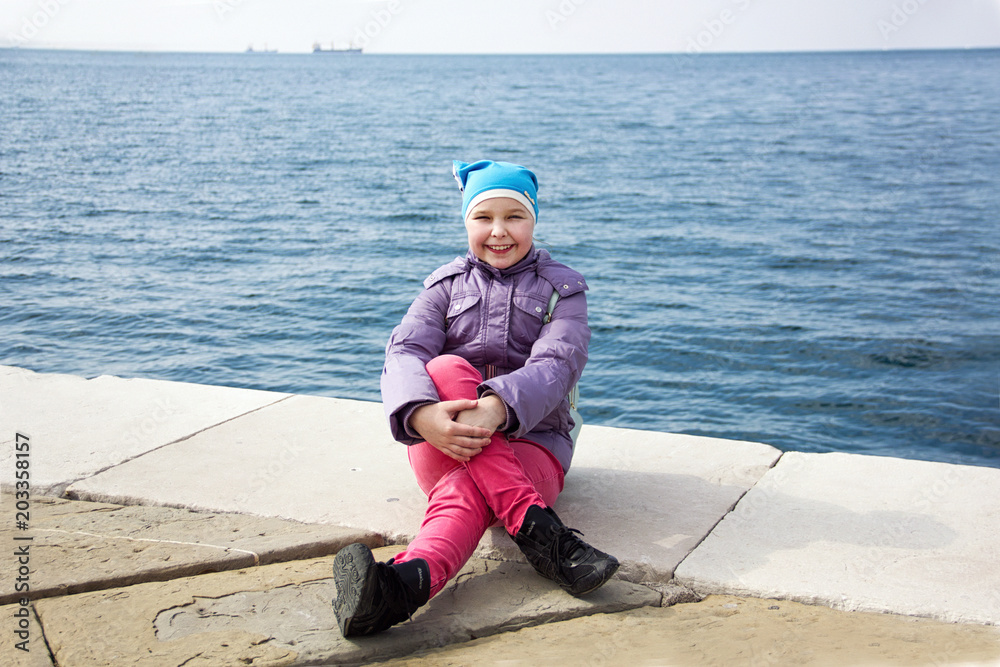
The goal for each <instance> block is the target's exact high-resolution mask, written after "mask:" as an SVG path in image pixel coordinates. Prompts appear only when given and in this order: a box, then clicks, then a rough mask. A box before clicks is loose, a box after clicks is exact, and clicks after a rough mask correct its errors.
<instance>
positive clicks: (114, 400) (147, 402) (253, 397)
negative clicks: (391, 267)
mask: <svg viewBox="0 0 1000 667" xmlns="http://www.w3.org/2000/svg"><path fill="white" fill-rule="evenodd" d="M0 370H2V372H0V424H3V426H4V430H3V432H2V433H0V483H2V486H3V488H4V489H10V488H11V487H12V484H13V482H14V465H13V457H14V453H15V450H14V442H15V434H16V433H21V434H24V435H27V436H28V438H29V439H30V441H29V443H30V447H31V450H30V451H31V483H32V488H33V489H34V491H35V493H40V494H43V495H44V494H47V495H59V492H60V490H61V489H62V488H63V487H64V486H65V485H66V484H68V483H70V482H72V481H74V480H77V479H81V478H83V477H86V476H88V475H93V474H95V473H97V472H99V471H101V470H104V469H106V468H109V467H111V466H114V465H117V464H119V463H122V462H123V461H127V460H129V459H131V458H134V457H136V456H139V455H141V454H144V453H146V452H149V451H151V450H153V449H156V448H157V447H161V446H163V445H166V444H167V443H170V442H175V441H177V440H179V439H181V438H184V437H187V436H190V435H192V434H194V433H198V432H200V431H204V430H205V429H208V428H210V427H212V426H215V425H216V424H219V423H222V422H225V421H227V420H229V419H233V418H234V417H238V416H240V415H243V414H246V413H248V412H252V411H253V410H257V409H259V408H261V407H263V406H265V405H270V404H272V403H275V402H277V401H280V400H282V399H284V398H287V397H288V394H278V393H274V392H267V391H254V390H250V389H233V388H229V387H211V386H206V385H197V384H188V383H182V382H164V381H161V380H142V379H128V380H126V379H121V378H116V377H110V376H103V375H102V376H101V377H98V378H94V379H92V380H85V379H84V378H81V377H77V376H74V375H60V374H55V373H33V372H32V371H29V370H25V369H21V368H13V367H10V366H4V367H0ZM209 472H210V471H205V470H203V471H202V474H201V475H200V476H199V479H200V481H201V482H202V483H204V482H205V479H206V478H205V475H206V474H209Z"/></svg>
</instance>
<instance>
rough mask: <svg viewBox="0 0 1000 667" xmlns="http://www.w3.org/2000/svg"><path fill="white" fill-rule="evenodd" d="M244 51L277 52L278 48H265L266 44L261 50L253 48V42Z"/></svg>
mask: <svg viewBox="0 0 1000 667" xmlns="http://www.w3.org/2000/svg"><path fill="white" fill-rule="evenodd" d="M246 52H247V53H277V52H278V49H268V48H267V44H265V45H264V49H263V50H261V49H255V48H253V44H251V45H250V46H248V47H247V50H246Z"/></svg>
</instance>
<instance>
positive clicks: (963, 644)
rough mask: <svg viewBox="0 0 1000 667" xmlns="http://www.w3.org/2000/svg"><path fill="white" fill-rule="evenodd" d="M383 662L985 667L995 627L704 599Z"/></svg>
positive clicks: (426, 666) (994, 654)
mask: <svg viewBox="0 0 1000 667" xmlns="http://www.w3.org/2000/svg"><path fill="white" fill-rule="evenodd" d="M381 664H382V665H385V667H390V666H391V667H403V666H408V667H431V666H433V667H446V666H447V667H464V666H465V665H532V666H538V667H549V666H551V667H563V666H564V665H751V666H757V665H761V666H763V665H809V666H812V667H843V666H844V665H879V666H881V667H887V666H890V665H898V666H906V667H916V666H918V665H968V666H971V665H977V666H983V665H998V664H1000V629H998V628H995V627H986V626H976V625H974V626H970V625H955V624H951V623H940V622H936V621H932V620H929V619H925V618H908V617H904V616H893V615H890V614H847V613H843V612H838V611H834V610H831V609H828V608H825V607H817V606H812V605H803V604H798V603H795V602H788V601H777V600H753V599H742V598H734V597H727V596H712V597H709V598H706V599H705V600H704V601H703V602H700V603H697V604H679V605H676V606H673V607H670V608H668V609H659V608H642V609H636V610H633V611H624V612H621V613H618V614H611V615H596V616H586V617H582V618H576V619H573V620H569V621H563V622H559V623H549V624H547V625H538V626H534V627H530V628H525V629H523V630H519V631H518V632H508V633H504V634H500V635H494V636H491V637H487V638H484V639H477V640H474V641H471V642H468V643H465V644H455V645H451V646H447V647H444V648H441V649H436V650H431V651H426V652H422V653H421V654H418V655H413V656H408V657H405V658H399V659H395V660H390V661H388V662H384V663H381Z"/></svg>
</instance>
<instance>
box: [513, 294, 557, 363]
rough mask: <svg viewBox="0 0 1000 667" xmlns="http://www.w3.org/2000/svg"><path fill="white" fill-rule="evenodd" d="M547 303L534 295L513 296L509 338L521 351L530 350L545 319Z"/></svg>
mask: <svg viewBox="0 0 1000 667" xmlns="http://www.w3.org/2000/svg"><path fill="white" fill-rule="evenodd" d="M547 305H548V302H547V301H545V300H543V299H542V298H541V297H540V296H538V295H536V294H528V293H516V292H515V294H514V309H513V312H512V315H511V321H510V337H511V339H512V340H513V341H514V343H516V344H517V345H518V346H520V347H521V348H522V349H530V348H531V346H532V345H533V344H534V342H535V341H536V340H538V336H539V334H541V332H542V324H543V321H544V319H545V309H546V306H547Z"/></svg>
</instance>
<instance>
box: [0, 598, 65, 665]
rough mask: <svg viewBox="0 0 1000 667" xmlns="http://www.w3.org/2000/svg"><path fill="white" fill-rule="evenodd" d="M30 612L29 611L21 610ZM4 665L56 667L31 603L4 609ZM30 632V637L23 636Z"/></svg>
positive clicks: (0, 654)
mask: <svg viewBox="0 0 1000 667" xmlns="http://www.w3.org/2000/svg"><path fill="white" fill-rule="evenodd" d="M22 609H26V610H27V611H21V610H22ZM0 619H3V620H2V624H0V627H2V628H3V632H0V664H3V665H7V666H9V667H53V665H52V657H51V656H50V655H49V649H48V647H47V646H46V644H45V636H44V635H43V634H42V628H41V626H40V625H39V624H38V617H37V616H36V615H35V609H34V607H32V606H31V605H30V604H29V605H25V606H23V607H22V605H20V604H17V603H15V604H9V605H4V606H0ZM19 633H27V634H19Z"/></svg>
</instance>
